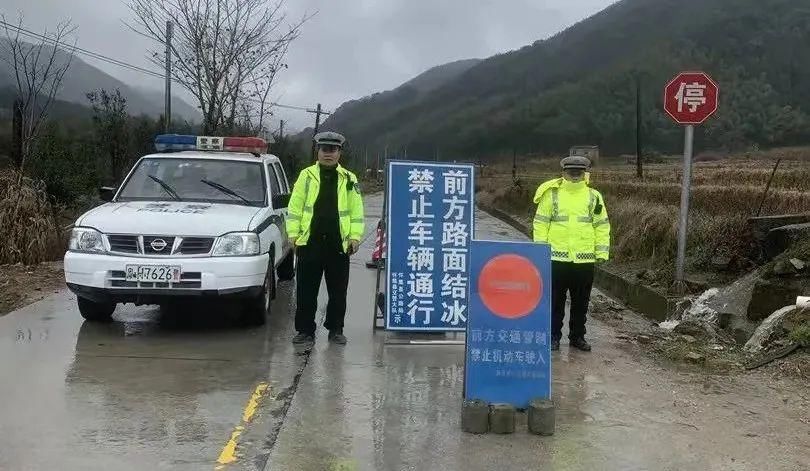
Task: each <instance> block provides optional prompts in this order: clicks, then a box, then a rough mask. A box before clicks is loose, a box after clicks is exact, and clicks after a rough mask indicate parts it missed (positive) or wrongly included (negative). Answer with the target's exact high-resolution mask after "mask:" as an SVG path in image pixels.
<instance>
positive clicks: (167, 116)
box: [163, 21, 174, 134]
mask: <svg viewBox="0 0 810 471" xmlns="http://www.w3.org/2000/svg"><path fill="white" fill-rule="evenodd" d="M173 29H174V24H173V23H172V22H171V21H166V104H165V108H164V110H163V114H164V117H163V128H164V129H163V130H164V132H166V133H167V134H168V133H169V128H170V127H171V123H172V30H173Z"/></svg>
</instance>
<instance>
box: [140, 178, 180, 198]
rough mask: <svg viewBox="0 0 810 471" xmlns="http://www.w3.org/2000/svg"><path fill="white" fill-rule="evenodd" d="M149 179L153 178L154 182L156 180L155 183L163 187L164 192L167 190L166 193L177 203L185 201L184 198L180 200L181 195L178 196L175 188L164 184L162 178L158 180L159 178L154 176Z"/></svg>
mask: <svg viewBox="0 0 810 471" xmlns="http://www.w3.org/2000/svg"><path fill="white" fill-rule="evenodd" d="M147 177H149V178H151V179H152V180H154V182H155V183H157V184H158V185H160V186H161V187H162V188H163V189H164V190H166V193H168V194H169V196H171V197H172V198H174V199H176V200H177V201H183V199H182V198H180V195H178V194H177V192H176V191H174V188H172V187H170V186H169V184H168V183H166V182H164V181H163V180H161V179H160V178H158V177H156V176H154V175H147Z"/></svg>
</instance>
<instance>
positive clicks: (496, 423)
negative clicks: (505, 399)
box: [489, 404, 515, 433]
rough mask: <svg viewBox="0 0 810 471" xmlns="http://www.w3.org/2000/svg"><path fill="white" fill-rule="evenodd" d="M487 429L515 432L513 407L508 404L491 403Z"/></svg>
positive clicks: (498, 431) (493, 431)
mask: <svg viewBox="0 0 810 471" xmlns="http://www.w3.org/2000/svg"><path fill="white" fill-rule="evenodd" d="M489 430H490V431H491V432H492V433H515V408H514V407H513V406H512V405H510V404H492V406H490V410H489Z"/></svg>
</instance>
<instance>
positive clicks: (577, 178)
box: [563, 171, 585, 183]
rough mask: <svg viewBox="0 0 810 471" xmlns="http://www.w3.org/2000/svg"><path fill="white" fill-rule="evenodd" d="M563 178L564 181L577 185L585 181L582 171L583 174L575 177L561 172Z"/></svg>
mask: <svg viewBox="0 0 810 471" xmlns="http://www.w3.org/2000/svg"><path fill="white" fill-rule="evenodd" d="M563 177H564V178H565V179H566V180H568V181H570V182H573V183H579V182H581V181H583V180H585V172H584V171H583V172H581V173H579V174H577V175H576V176H574V175H572V174H571V173H570V172H567V171H566V172H563Z"/></svg>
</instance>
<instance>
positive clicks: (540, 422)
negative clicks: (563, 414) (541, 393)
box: [529, 399, 556, 436]
mask: <svg viewBox="0 0 810 471" xmlns="http://www.w3.org/2000/svg"><path fill="white" fill-rule="evenodd" d="M555 410H556V409H555V407H554V403H553V402H552V401H550V400H547V399H535V400H533V401H532V402H531V403H530V404H529V432H531V433H533V434H535V435H545V436H549V435H554V428H555V424H556V419H555Z"/></svg>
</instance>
